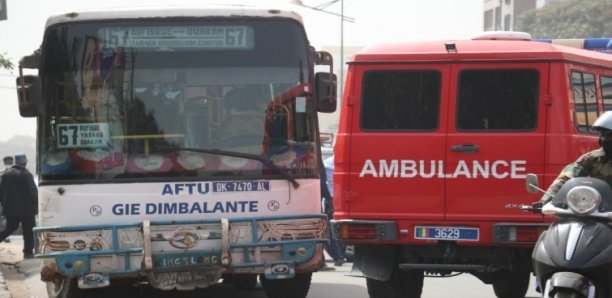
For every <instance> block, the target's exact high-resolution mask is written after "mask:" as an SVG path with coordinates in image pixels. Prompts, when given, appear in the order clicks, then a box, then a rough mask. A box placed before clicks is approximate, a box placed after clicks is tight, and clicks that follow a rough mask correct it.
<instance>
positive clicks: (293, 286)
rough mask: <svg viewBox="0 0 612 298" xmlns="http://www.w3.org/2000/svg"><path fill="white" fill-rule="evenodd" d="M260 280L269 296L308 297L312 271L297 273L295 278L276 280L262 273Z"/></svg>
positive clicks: (277, 297) (276, 297) (281, 297)
mask: <svg viewBox="0 0 612 298" xmlns="http://www.w3.org/2000/svg"><path fill="white" fill-rule="evenodd" d="M259 280H260V281H261V286H262V287H263V289H264V292H266V295H267V296H268V298H306V295H308V290H309V289H310V283H311V281H312V273H296V274H295V277H294V278H289V279H275V280H272V279H267V278H266V276H265V275H263V274H261V275H260V276H259Z"/></svg>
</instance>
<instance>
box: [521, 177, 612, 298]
mask: <svg viewBox="0 0 612 298" xmlns="http://www.w3.org/2000/svg"><path fill="white" fill-rule="evenodd" d="M537 179H538V178H537V176H536V175H534V174H529V175H527V179H526V186H527V190H528V191H529V192H532V193H536V192H542V193H546V191H544V190H542V189H540V188H539V187H538V181H537ZM549 195H550V194H549ZM550 196H552V198H551V199H550V201H548V202H547V203H545V204H541V203H534V204H532V205H531V206H525V205H524V206H522V207H521V209H523V210H524V211H531V212H536V213H541V214H543V215H546V216H555V217H556V218H557V219H558V221H555V222H554V223H552V224H551V225H550V227H549V228H548V230H546V231H545V232H543V233H542V234H541V235H540V237H539V239H538V241H537V242H536V245H535V247H534V250H533V254H532V259H533V266H534V273H535V275H536V278H537V282H538V285H540V288H541V289H540V291H541V293H542V297H554V298H570V297H572V298H573V297H576V298H577V297H585V298H612V291H611V288H612V188H611V187H610V185H608V183H607V182H605V181H602V180H599V179H596V178H591V177H577V178H572V179H570V180H568V181H567V182H566V183H565V184H564V185H563V186H562V187H561V189H560V190H559V191H558V192H557V193H556V194H554V195H550ZM542 286H543V289H542Z"/></svg>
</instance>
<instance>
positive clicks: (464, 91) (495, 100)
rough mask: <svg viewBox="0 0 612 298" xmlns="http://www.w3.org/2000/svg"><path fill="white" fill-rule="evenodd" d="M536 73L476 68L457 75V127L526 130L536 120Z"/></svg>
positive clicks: (460, 128)
mask: <svg viewBox="0 0 612 298" xmlns="http://www.w3.org/2000/svg"><path fill="white" fill-rule="evenodd" d="M538 82H539V73H538V71H537V70H534V69H477V70H473V69H471V70H464V71H462V72H461V73H460V74H459V90H458V92H459V98H458V103H457V129H459V130H464V131H528V130H534V129H535V128H536V123H537V115H538V112H537V110H538V109H537V107H538V106H537V102H538V94H539V92H538V89H539V84H538Z"/></svg>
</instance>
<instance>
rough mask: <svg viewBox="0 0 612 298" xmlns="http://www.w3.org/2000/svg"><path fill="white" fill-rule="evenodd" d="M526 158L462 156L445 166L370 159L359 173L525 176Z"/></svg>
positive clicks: (435, 162) (432, 162)
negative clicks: (473, 157) (451, 164)
mask: <svg viewBox="0 0 612 298" xmlns="http://www.w3.org/2000/svg"><path fill="white" fill-rule="evenodd" d="M526 164H527V161H525V160H511V161H506V160H495V161H490V160H482V161H478V160H472V161H466V160H459V161H458V162H457V165H456V166H455V167H454V168H450V169H448V171H447V170H446V169H445V164H444V161H443V160H411V159H392V160H385V159H381V160H378V164H376V163H375V162H373V161H372V160H371V159H368V160H366V161H365V162H364V163H363V167H362V168H361V172H360V173H359V177H365V176H370V177H373V178H379V177H380V178H398V177H399V178H407V179H410V178H424V179H431V178H439V179H444V178H446V179H457V178H465V179H477V178H482V179H491V178H494V179H507V178H510V179H524V178H525V176H526V171H527V168H526Z"/></svg>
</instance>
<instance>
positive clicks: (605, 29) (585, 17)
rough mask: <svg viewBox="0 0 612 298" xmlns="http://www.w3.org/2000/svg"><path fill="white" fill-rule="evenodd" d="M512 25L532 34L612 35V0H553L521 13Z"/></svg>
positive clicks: (561, 35)
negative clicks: (553, 0) (538, 7)
mask: <svg viewBox="0 0 612 298" xmlns="http://www.w3.org/2000/svg"><path fill="white" fill-rule="evenodd" d="M514 28H515V29H516V30H518V31H524V32H529V33H530V34H531V36H532V37H533V38H587V37H612V0H567V1H555V2H552V3H551V4H549V5H546V6H544V7H542V8H540V9H533V10H529V11H526V12H525V13H523V14H521V15H520V16H518V17H517V19H516V24H515V26H514Z"/></svg>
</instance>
